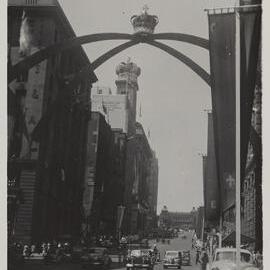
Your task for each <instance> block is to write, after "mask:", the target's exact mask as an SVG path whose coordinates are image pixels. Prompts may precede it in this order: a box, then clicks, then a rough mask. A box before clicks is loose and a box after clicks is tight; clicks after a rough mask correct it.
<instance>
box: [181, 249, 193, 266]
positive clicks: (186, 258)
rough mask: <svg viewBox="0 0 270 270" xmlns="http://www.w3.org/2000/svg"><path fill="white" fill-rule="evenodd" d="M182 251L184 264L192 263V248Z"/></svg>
mask: <svg viewBox="0 0 270 270" xmlns="http://www.w3.org/2000/svg"><path fill="white" fill-rule="evenodd" d="M181 253H182V265H191V257H190V250H183V251H182V252H181Z"/></svg>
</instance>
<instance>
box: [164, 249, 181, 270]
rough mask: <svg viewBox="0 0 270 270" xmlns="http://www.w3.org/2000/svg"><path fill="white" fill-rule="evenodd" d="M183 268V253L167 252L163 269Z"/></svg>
mask: <svg viewBox="0 0 270 270" xmlns="http://www.w3.org/2000/svg"><path fill="white" fill-rule="evenodd" d="M181 266H182V253H181V252H180V251H176V250H172V251H166V252H165V257H164V260H163V268H164V269H167V268H169V267H177V268H178V269H181Z"/></svg>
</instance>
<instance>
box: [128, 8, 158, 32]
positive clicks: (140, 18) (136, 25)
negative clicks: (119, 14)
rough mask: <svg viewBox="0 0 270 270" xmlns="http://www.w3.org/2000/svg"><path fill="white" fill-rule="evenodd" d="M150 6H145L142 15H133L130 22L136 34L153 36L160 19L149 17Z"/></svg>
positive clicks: (153, 16)
mask: <svg viewBox="0 0 270 270" xmlns="http://www.w3.org/2000/svg"><path fill="white" fill-rule="evenodd" d="M148 9H149V8H148V6H147V5H145V6H143V11H142V13H141V14H140V15H133V16H132V17H131V18H130V22H131V24H132V25H133V29H134V34H141V35H148V34H153V33H154V30H155V27H156V25H157V24H158V17H157V16H155V15H149V14H148V13H147V10H148Z"/></svg>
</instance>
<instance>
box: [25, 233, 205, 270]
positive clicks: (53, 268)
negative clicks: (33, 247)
mask: <svg viewBox="0 0 270 270" xmlns="http://www.w3.org/2000/svg"><path fill="white" fill-rule="evenodd" d="M185 234H186V236H187V238H186V239H182V238H181V237H178V238H174V239H171V240H170V244H161V243H157V247H158V249H159V251H160V255H161V259H163V258H164V254H165V251H166V250H191V239H192V234H191V233H185ZM155 243H156V242H155V241H151V242H150V245H153V244H155ZM191 255H192V263H191V264H192V265H191V266H182V269H188V270H198V269H200V267H199V266H198V265H195V257H194V251H191ZM78 269H82V267H81V265H80V264H72V263H70V264H51V265H43V264H42V263H26V264H25V265H24V267H23V268H22V269H21V270H78ZM111 269H115V270H120V269H125V266H121V267H119V265H118V263H114V264H113V266H112V267H111ZM162 269H163V267H162V263H159V264H157V265H155V267H154V270H162Z"/></svg>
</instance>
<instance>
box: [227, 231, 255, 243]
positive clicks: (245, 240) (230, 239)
mask: <svg viewBox="0 0 270 270" xmlns="http://www.w3.org/2000/svg"><path fill="white" fill-rule="evenodd" d="M254 242H255V239H253V238H251V237H249V236H246V235H244V234H241V245H243V244H250V243H254ZM222 245H226V246H235V231H233V232H231V233H230V234H229V235H227V236H226V237H224V239H222Z"/></svg>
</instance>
